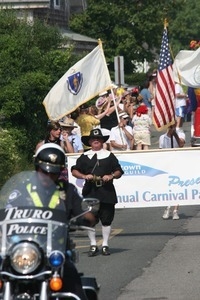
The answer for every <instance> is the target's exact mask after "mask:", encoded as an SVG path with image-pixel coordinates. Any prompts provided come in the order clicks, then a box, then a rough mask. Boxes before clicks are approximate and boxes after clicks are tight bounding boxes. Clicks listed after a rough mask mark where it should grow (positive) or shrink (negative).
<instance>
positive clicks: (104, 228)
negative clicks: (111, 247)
mask: <svg viewBox="0 0 200 300" xmlns="http://www.w3.org/2000/svg"><path fill="white" fill-rule="evenodd" d="M110 232H111V226H102V236H103V243H102V246H108V239H109V236H110Z"/></svg>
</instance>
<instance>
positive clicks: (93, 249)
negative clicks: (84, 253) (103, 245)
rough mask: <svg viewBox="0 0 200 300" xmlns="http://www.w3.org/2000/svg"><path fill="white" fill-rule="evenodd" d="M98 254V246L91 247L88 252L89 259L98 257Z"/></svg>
mask: <svg viewBox="0 0 200 300" xmlns="http://www.w3.org/2000/svg"><path fill="white" fill-rule="evenodd" d="M98 253H99V249H98V247H97V246H90V250H89V252H88V256H89V257H92V256H96V255H97V254H98Z"/></svg>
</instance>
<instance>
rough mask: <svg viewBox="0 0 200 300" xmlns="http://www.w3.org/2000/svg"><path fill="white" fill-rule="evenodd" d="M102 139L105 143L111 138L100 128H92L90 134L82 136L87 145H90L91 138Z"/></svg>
mask: <svg viewBox="0 0 200 300" xmlns="http://www.w3.org/2000/svg"><path fill="white" fill-rule="evenodd" d="M94 138H95V139H101V140H103V142H104V143H105V142H106V141H107V140H108V139H109V135H103V134H102V132H101V130H100V129H99V128H96V129H92V130H91V131H90V135H83V136H82V137H81V141H82V143H83V144H84V145H85V146H90V144H89V140H90V139H94Z"/></svg>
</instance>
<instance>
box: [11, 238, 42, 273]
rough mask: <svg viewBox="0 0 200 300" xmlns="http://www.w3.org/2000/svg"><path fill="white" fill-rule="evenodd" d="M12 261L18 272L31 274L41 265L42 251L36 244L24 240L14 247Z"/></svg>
mask: <svg viewBox="0 0 200 300" xmlns="http://www.w3.org/2000/svg"><path fill="white" fill-rule="evenodd" d="M10 262H11V265H12V267H13V269H14V270H15V271H17V272H18V273H21V274H29V273H31V272H33V271H35V270H36V269H37V267H38V266H39V264H40V262H41V252H40V251H39V249H38V247H37V246H36V245H35V244H32V243H27V242H23V243H20V244H17V245H15V246H14V247H13V248H12V250H11V254H10Z"/></svg>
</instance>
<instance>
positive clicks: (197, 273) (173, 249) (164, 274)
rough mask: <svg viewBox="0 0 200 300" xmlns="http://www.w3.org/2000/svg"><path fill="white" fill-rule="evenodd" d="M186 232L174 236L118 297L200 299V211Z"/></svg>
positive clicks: (127, 299)
mask: <svg viewBox="0 0 200 300" xmlns="http://www.w3.org/2000/svg"><path fill="white" fill-rule="evenodd" d="M185 229H186V230H187V233H186V235H183V236H178V237H175V238H172V239H171V240H169V241H168V243H167V244H166V246H165V247H164V249H163V250H162V251H161V253H160V254H159V255H158V256H157V257H156V258H155V259H154V260H153V261H152V263H151V265H150V266H149V267H148V268H145V269H144V273H143V274H142V276H141V277H138V278H137V279H135V280H133V281H132V282H131V283H130V284H128V285H127V286H126V287H125V289H124V290H123V291H122V294H121V296H119V297H118V298H117V300H164V299H168V300H199V299H200V212H199V213H198V214H197V215H196V216H195V217H193V218H192V219H190V220H189V221H188V222H187V223H186V225H185Z"/></svg>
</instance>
